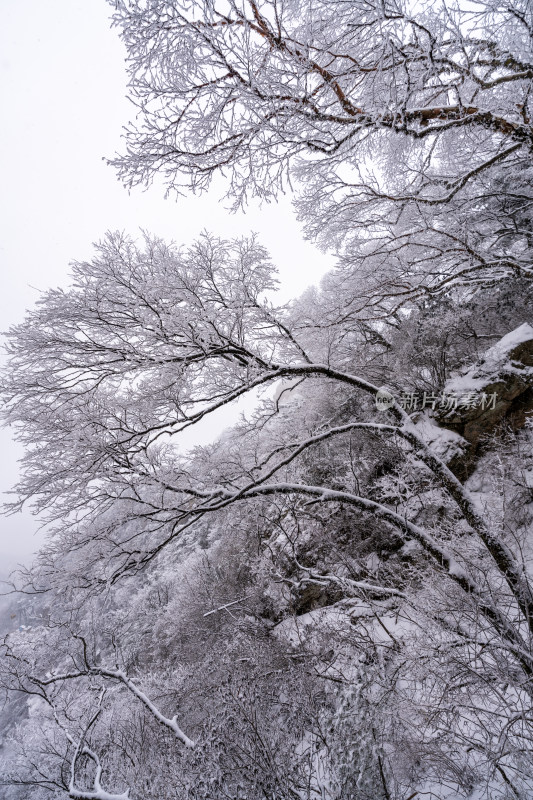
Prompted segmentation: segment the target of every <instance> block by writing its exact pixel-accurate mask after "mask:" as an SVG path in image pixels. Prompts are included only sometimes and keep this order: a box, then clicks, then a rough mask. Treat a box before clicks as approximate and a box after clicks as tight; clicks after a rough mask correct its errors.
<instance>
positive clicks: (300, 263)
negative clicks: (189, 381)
mask: <svg viewBox="0 0 533 800" xmlns="http://www.w3.org/2000/svg"><path fill="white" fill-rule="evenodd" d="M108 9H109V6H108V5H107V3H106V2H105V0H90V1H89V0H24V2H21V0H0V11H1V19H2V26H1V29H0V93H1V109H2V125H1V126H0V176H1V187H2V191H1V203H2V209H1V214H0V270H1V272H0V275H1V281H2V282H1V288H2V291H1V293H0V318H1V324H0V330H6V329H7V328H8V327H9V326H10V325H11V324H13V323H17V322H19V321H21V319H22V318H23V316H24V312H25V309H27V308H29V307H30V306H31V305H33V303H34V302H35V299H36V298H37V297H38V294H39V291H41V290H43V289H46V288H48V287H50V286H55V285H58V284H63V285H65V284H66V283H67V282H68V271H69V268H68V265H69V262H70V261H72V260H84V259H87V258H90V256H91V252H92V249H91V244H92V242H94V241H96V240H98V239H99V238H101V236H102V235H103V234H104V232H105V231H106V230H109V229H111V230H114V229H120V230H126V231H128V232H131V233H134V234H135V233H136V232H137V231H138V230H139V228H140V227H142V228H145V229H146V230H148V231H150V232H153V233H155V234H158V235H160V236H163V237H164V238H165V239H167V240H174V241H176V242H178V243H187V242H189V241H191V239H193V238H194V237H195V236H196V235H197V234H198V233H199V232H200V231H201V230H203V229H204V228H207V229H209V230H212V231H214V232H216V233H217V234H219V235H224V236H228V237H231V236H235V235H240V234H246V233H248V232H249V231H250V230H254V231H257V232H259V234H260V237H261V241H262V242H263V243H264V244H266V245H267V247H268V248H269V249H270V251H271V253H272V256H273V258H274V261H275V262H276V264H277V265H278V268H279V269H280V273H281V279H282V286H283V289H284V295H285V296H286V297H288V296H292V295H297V294H300V292H301V291H303V290H304V289H305V288H306V286H308V285H309V284H311V283H314V282H316V281H318V280H319V278H320V276H321V275H322V274H323V272H324V270H325V268H326V266H327V265H328V263H327V261H326V260H325V258H324V256H323V255H321V254H320V253H318V251H317V250H316V249H315V248H314V247H312V245H310V244H309V243H306V242H304V241H303V239H302V236H301V234H300V229H299V226H298V224H297V223H296V221H295V218H294V215H293V213H292V210H291V207H290V202H289V200H288V199H287V198H283V199H282V201H281V202H280V203H279V204H278V205H270V206H264V207H263V208H262V209H261V208H258V207H254V208H251V209H250V210H249V211H248V213H247V214H246V216H244V215H242V214H239V215H230V214H228V213H227V212H225V211H224V208H223V204H222V203H221V199H220V191H219V192H218V193H217V192H214V193H210V194H209V195H207V196H206V195H204V196H203V197H186V198H181V199H179V200H178V201H176V200H164V199H163V192H162V191H161V190H158V189H156V188H153V189H151V190H148V191H145V192H142V191H140V190H139V191H137V192H134V193H133V194H131V195H129V194H128V193H127V191H126V190H125V189H124V188H123V187H122V186H121V185H120V184H119V183H118V181H117V179H116V177H115V174H114V172H113V170H112V169H111V168H110V167H108V166H107V165H106V164H105V163H104V161H103V157H104V156H108V157H109V156H112V155H113V154H114V153H115V152H117V151H118V150H119V149H120V147H121V144H120V135H121V129H122V126H123V125H125V124H126V122H127V121H128V119H129V117H130V114H131V112H132V110H133V107H132V106H131V104H130V103H129V102H128V101H127V100H126V73H125V69H124V55H125V53H124V50H123V47H122V44H121V42H120V41H119V39H118V33H117V32H116V31H113V30H111V29H110V27H109V21H108ZM0 447H1V448H2V458H1V459H0V490H2V491H5V490H7V489H8V488H9V487H10V486H12V484H13V483H14V481H15V480H16V474H17V466H16V460H17V457H18V456H19V455H20V452H19V451H18V449H17V447H16V446H15V445H14V444H13V443H12V440H11V437H10V435H9V433H8V432H6V431H2V432H0ZM37 526H38V522H37V521H36V520H34V519H33V518H32V517H31V516H30V515H29V514H22V515H17V516H16V517H10V518H7V519H0V573H2V572H5V571H6V569H9V568H11V567H12V566H13V564H14V563H16V562H17V561H20V560H23V559H28V557H29V555H30V554H31V553H32V552H33V551H34V550H35V547H36V542H37V541H38V537H37V539H36V537H35V530H36V528H37Z"/></svg>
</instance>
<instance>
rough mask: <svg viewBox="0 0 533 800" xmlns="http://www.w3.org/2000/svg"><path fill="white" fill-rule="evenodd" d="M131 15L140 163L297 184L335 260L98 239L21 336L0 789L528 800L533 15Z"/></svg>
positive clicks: (135, 6) (15, 378)
mask: <svg viewBox="0 0 533 800" xmlns="http://www.w3.org/2000/svg"><path fill="white" fill-rule="evenodd" d="M110 5H111V7H112V9H113V12H112V13H113V22H114V25H115V26H116V27H117V28H118V29H119V31H120V34H121V35H122V37H123V40H124V42H125V44H126V47H127V52H128V66H129V68H130V73H131V86H130V91H131V95H132V98H133V99H134V101H135V103H136V104H137V112H138V114H137V117H136V121H135V123H132V125H131V127H130V129H129V131H128V133H127V137H126V144H125V152H126V155H125V156H123V157H121V158H118V159H117V160H116V162H115V165H116V166H117V167H118V170H119V174H120V176H121V177H122V179H123V180H124V181H125V182H126V183H127V184H129V185H133V184H136V183H138V182H144V183H146V182H148V183H149V182H150V181H151V179H152V178H156V177H158V178H159V177H161V178H162V179H163V180H165V181H166V183H167V186H168V188H169V191H174V190H176V191H185V190H186V189H189V190H190V189H191V188H192V189H193V190H197V191H200V190H203V189H207V187H208V186H209V184H210V181H211V179H212V177H213V176H214V175H215V174H216V173H217V171H220V172H222V173H223V174H224V176H225V178H226V181H227V191H228V194H229V195H230V196H232V197H233V199H234V201H235V203H236V204H239V203H245V202H246V200H247V198H248V197H251V196H253V195H258V196H260V197H261V198H263V199H275V198H276V196H277V193H278V192H279V191H280V190H284V189H287V188H289V186H290V187H292V188H293V189H294V191H295V193H296V194H295V197H296V203H297V206H298V210H299V214H300V216H301V219H302V221H303V222H304V224H305V226H306V230H307V233H308V234H309V235H310V236H313V237H316V238H317V240H318V241H319V243H321V244H322V245H323V246H324V247H331V248H334V249H335V252H336V256H337V264H336V267H335V269H334V270H332V271H331V272H330V273H329V274H328V275H326V276H325V278H324V280H323V281H322V284H321V286H319V287H315V288H312V289H309V290H308V291H307V292H305V293H304V294H303V295H302V296H301V297H299V298H296V299H294V300H293V301H291V302H289V303H281V302H279V301H278V299H277V294H276V288H277V281H276V271H275V267H274V265H273V264H272V263H271V260H270V257H269V255H268V252H267V251H266V249H265V248H264V247H263V246H262V245H261V244H260V243H259V242H258V240H257V239H256V238H255V237H253V236H252V237H249V238H245V237H243V238H240V239H235V240H231V241H226V240H223V239H220V238H217V237H214V236H211V235H210V234H208V233H205V234H204V235H203V236H202V237H201V238H200V239H199V240H198V241H197V242H195V243H194V244H193V245H191V246H190V247H188V248H180V247H177V246H174V245H166V244H165V243H164V242H162V241H160V240H158V239H156V238H154V237H151V236H150V235H149V234H145V235H143V237H141V240H140V241H135V240H134V239H133V238H131V237H129V236H127V235H126V234H120V233H108V234H107V235H106V236H105V238H104V239H103V240H102V241H101V242H100V243H99V244H98V245H96V247H95V252H94V256H93V258H92V259H90V260H88V261H87V262H84V263H74V264H73V267H72V277H71V284H70V286H68V287H65V288H58V289H54V290H51V291H48V292H47V293H45V294H44V295H43V296H42V297H41V299H40V301H39V302H38V303H37V305H36V306H35V308H34V309H32V310H31V311H29V312H28V314H27V317H26V319H25V321H24V322H22V323H21V324H20V325H17V326H16V327H14V328H12V329H11V330H10V331H9V332H8V335H7V350H8V361H7V363H6V365H5V368H4V369H3V373H2V378H1V381H0V393H1V396H2V405H1V413H2V417H3V419H4V421H5V422H6V423H7V424H9V425H11V426H12V427H13V429H14V431H15V434H16V436H17V437H18V439H19V440H20V442H21V443H22V445H23V447H24V457H23V459H22V462H21V477H20V481H19V484H18V485H17V486H16V487H15V490H14V495H13V496H14V500H13V502H12V503H11V504H10V505H9V506H8V507H7V510H8V511H11V512H16V511H17V510H18V509H20V508H21V507H22V506H23V505H30V506H32V507H33V509H34V510H35V511H36V512H38V513H39V515H40V519H41V520H42V521H43V522H44V523H45V525H46V534H47V538H46V542H45V545H44V546H43V547H42V549H41V550H40V552H39V554H38V555H37V556H36V559H35V562H34V564H33V565H32V566H31V567H28V568H23V569H21V570H20V571H19V572H18V573H17V574H15V575H13V576H12V578H11V582H8V583H7V584H6V591H7V592H8V594H7V598H6V600H5V602H4V603H3V604H2V605H1V606H0V632H1V634H2V637H3V638H2V640H1V642H0V691H1V705H0V731H1V738H0V785H1V786H2V789H1V793H2V797H4V796H5V797H6V798H8V800H44V798H45V797H46V798H53V799H54V800H55V799H56V798H57V800H61V798H65V797H69V798H72V800H146V799H147V798H150V800H170V798H176V797H179V798H183V800H223V799H224V800H415V798H418V797H422V796H423V797H427V798H429V799H430V800H467V798H469V799H470V800H472V798H475V800H511V798H513V799H514V800H528V798H530V797H532V796H533V777H532V776H533V757H532V753H533V746H532V744H533V717H532V711H531V709H532V699H533V575H532V558H533V553H532V527H531V525H532V519H533V503H532V497H533V496H532V488H533V477H532V476H533V449H532V436H531V432H532V426H531V413H532V409H533V394H532V393H533V389H532V383H533V378H532V375H533V319H532V318H531V308H532V289H531V263H532V259H531V237H532V231H533V221H532V217H531V202H532V195H531V177H532V175H531V147H532V138H533V137H532V129H531V122H530V120H531V92H530V88H531V80H532V78H533V67H532V58H531V42H532V41H533V21H532V18H531V7H530V4H529V3H527V2H526V1H525V0H523V1H522V0H511V1H510V2H508V3H499V2H496V0H494V1H493V0H472V1H471V2H469V3H462V2H447V3H443V2H442V3H441V2H427V3H426V2H421V3H411V2H409V3H405V4H404V3H402V2H396V0H384V2H381V1H380V2H374V0H347V2H344V1H343V2H340V0H339V2H337V0H328V2H318V0H309V1H308V2H301V3H300V2H296V1H294V2H292V1H290V0H287V1H286V2H282V1H281V0H239V1H238V2H233V0H227V1H226V0H224V2H223V1H222V0H205V1H202V2H200V0H191V2H189V1H188V0H187V2H186V1H185V0H178V1H177V2H163V0H113V2H111V4H110ZM453 392H458V393H461V392H467V393H468V396H469V400H468V403H466V404H465V403H463V405H460V404H459V405H457V406H456V407H455V408H454V409H453V413H441V412H442V409H441V407H440V404H441V401H442V396H443V395H445V394H446V393H448V396H449V395H450V393H453ZM480 392H481V393H482V394H483V392H486V393H489V394H491V393H492V394H494V395H495V402H494V404H493V405H492V406H490V407H488V408H487V407H486V403H485V405H484V406H483V407H481V406H480V407H479V408H478V399H479V398H478V395H477V394H476V393H478V394H479V393H480ZM415 396H416V397H417V398H418V400H417V404H415V405H413V404H411V405H410V404H409V403H408V402H407V401H408V400H409V398H411V399H413V398H414V397H415ZM377 397H379V399H380V402H379V403H377V402H376V398H377ZM420 398H424V399H423V401H422V402H419V401H420ZM485 399H486V398H485ZM227 410H230V411H231V412H232V413H233V419H234V420H235V424H233V426H232V427H230V428H228V429H226V430H224V431H222V430H221V427H222V423H221V422H220V420H221V418H222V416H221V415H223V413H224V412H225V411H227ZM448 411H449V409H448ZM191 442H192V444H191ZM200 442H204V444H200Z"/></svg>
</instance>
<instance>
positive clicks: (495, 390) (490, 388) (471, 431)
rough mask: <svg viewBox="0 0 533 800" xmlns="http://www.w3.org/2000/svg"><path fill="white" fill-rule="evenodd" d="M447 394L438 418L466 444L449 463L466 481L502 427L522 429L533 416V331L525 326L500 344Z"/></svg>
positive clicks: (448, 386)
mask: <svg viewBox="0 0 533 800" xmlns="http://www.w3.org/2000/svg"><path fill="white" fill-rule="evenodd" d="M444 395H445V396H446V397H448V398H449V403H448V408H447V409H445V410H443V411H442V410H441V411H436V412H435V414H434V418H435V421H436V422H437V424H438V425H439V426H440V427H442V428H446V429H448V430H450V431H454V432H455V433H457V434H459V435H460V436H461V437H462V438H463V439H464V446H463V448H461V449H460V450H459V449H458V448H456V449H455V450H454V451H453V452H452V453H450V457H449V461H448V463H449V466H450V468H451V469H452V471H453V472H454V473H455V474H456V475H457V476H458V477H459V478H460V479H461V480H466V479H467V478H468V477H469V475H470V474H471V473H472V471H473V469H474V467H475V463H476V457H477V455H478V454H479V452H480V450H481V449H482V447H483V444H484V442H485V441H487V439H488V438H489V437H490V436H491V435H492V434H493V433H494V432H495V431H496V430H497V429H498V428H499V427H500V426H501V425H503V424H507V425H509V426H511V427H512V428H513V429H514V430H517V429H518V428H521V427H523V426H524V424H525V422H526V420H527V418H528V416H530V417H533V327H531V325H529V324H527V323H524V324H523V325H521V326H520V327H519V328H516V330H514V331H512V332H511V333H509V334H507V335H506V336H504V337H503V338H502V339H500V341H499V342H497V344H495V345H494V346H493V347H491V348H490V349H489V350H487V352H486V353H485V355H484V356H483V357H482V358H481V359H480V360H479V361H478V362H477V363H476V364H474V365H473V366H472V367H470V368H468V369H466V370H465V371H463V372H462V373H461V374H459V375H457V376H455V377H453V378H452V379H451V380H449V381H448V382H447V384H446V386H445V390H444Z"/></svg>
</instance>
